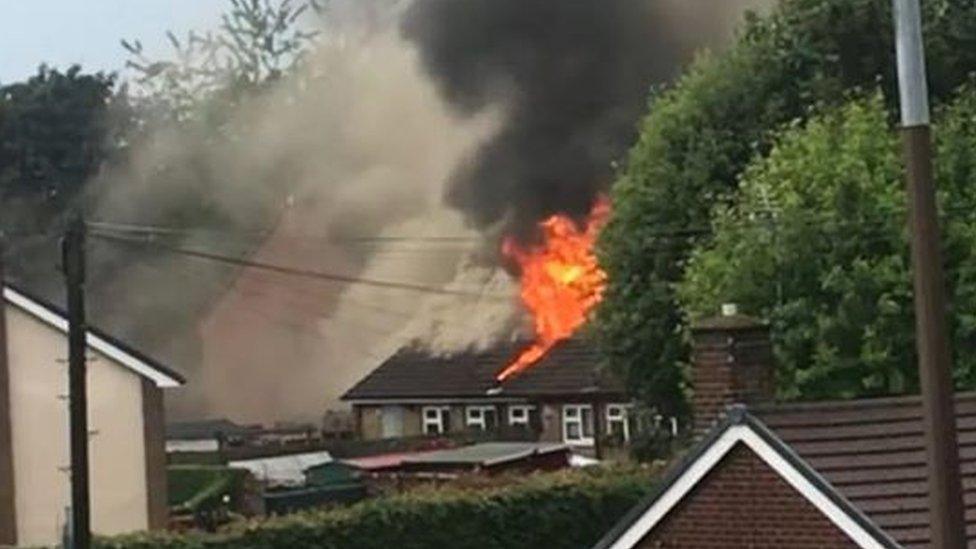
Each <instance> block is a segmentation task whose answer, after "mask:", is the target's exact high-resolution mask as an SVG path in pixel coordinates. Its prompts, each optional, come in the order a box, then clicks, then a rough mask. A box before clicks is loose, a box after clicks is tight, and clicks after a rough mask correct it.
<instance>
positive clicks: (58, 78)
mask: <svg viewBox="0 0 976 549" xmlns="http://www.w3.org/2000/svg"><path fill="white" fill-rule="evenodd" d="M113 86H114V77H113V76H109V75H105V74H103V73H97V74H85V73H83V72H82V71H81V68H80V67H78V66H74V67H71V68H69V69H68V70H67V71H65V72H61V71H58V70H56V69H51V68H48V67H44V66H42V67H41V68H40V69H39V70H38V72H37V74H36V75H34V76H32V77H31V78H29V79H28V80H27V81H25V82H19V83H15V84H10V85H6V86H3V87H0V205H2V208H3V219H4V223H3V225H4V226H13V225H16V226H19V227H21V228H31V229H44V228H46V227H47V225H48V223H49V222H50V220H51V219H52V218H53V217H55V216H57V215H59V214H61V213H62V212H63V210H64V209H65V208H66V207H67V206H68V205H69V204H70V203H71V201H72V200H73V199H74V197H75V196H77V194H78V193H79V192H80V190H81V189H82V187H83V185H84V184H85V182H86V181H87V180H88V179H89V178H90V177H92V176H93V175H94V174H95V173H97V172H98V170H99V169H100V168H101V166H102V165H103V163H104V162H105V161H106V160H107V159H108V158H109V157H110V156H112V155H113V154H114V153H116V152H117V151H119V150H120V149H121V147H122V146H123V143H124V141H123V139H122V136H123V132H124V124H121V125H119V124H116V123H115V121H113V117H112V115H111V113H112V112H113V107H114V106H120V105H119V104H118V103H119V102H120V101H122V100H121V99H120V98H117V97H116V96H115V95H114V93H113Z"/></svg>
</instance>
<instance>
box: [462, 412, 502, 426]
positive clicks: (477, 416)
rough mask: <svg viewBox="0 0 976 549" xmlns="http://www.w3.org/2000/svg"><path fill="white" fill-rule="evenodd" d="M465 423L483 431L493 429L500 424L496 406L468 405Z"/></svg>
mask: <svg viewBox="0 0 976 549" xmlns="http://www.w3.org/2000/svg"><path fill="white" fill-rule="evenodd" d="M465 424H467V426H468V427H473V428H475V429H480V430H482V431H493V430H495V427H497V426H498V418H497V416H496V415H495V407H494V406H468V407H467V409H465Z"/></svg>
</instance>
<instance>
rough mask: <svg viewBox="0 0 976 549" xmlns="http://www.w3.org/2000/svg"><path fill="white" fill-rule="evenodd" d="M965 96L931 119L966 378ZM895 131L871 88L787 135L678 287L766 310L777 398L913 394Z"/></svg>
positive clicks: (691, 297)
mask: <svg viewBox="0 0 976 549" xmlns="http://www.w3.org/2000/svg"><path fill="white" fill-rule="evenodd" d="M974 117H976V95H974V94H973V93H972V92H971V91H970V90H965V91H964V92H963V93H962V95H961V97H960V100H959V101H958V102H956V103H954V104H951V105H950V106H948V107H947V108H946V109H944V112H942V113H941V114H940V117H939V118H940V120H944V121H945V122H944V123H943V124H940V125H939V126H937V135H938V147H939V151H940V153H941V154H940V155H939V156H938V158H937V165H938V182H939V185H940V190H941V198H942V203H943V204H944V205H945V207H944V208H943V209H944V216H943V217H944V218H945V219H946V220H948V224H947V227H946V231H945V232H946V242H947V244H948V245H947V247H946V251H947V260H948V261H947V264H948V269H947V277H948V279H949V280H950V281H951V283H952V284H951V286H952V290H953V298H952V300H951V301H952V303H953V308H954V310H956V311H959V312H960V313H962V314H961V315H960V316H959V319H958V320H957V321H956V322H955V327H954V334H955V340H956V341H955V345H954V347H955V351H956V357H955V358H956V364H957V378H959V381H960V382H961V383H962V384H964V385H971V384H972V382H973V380H974V376H973V370H974V363H976V353H974V350H976V349H974V348H973V345H972V341H973V336H974V334H976V331H974V324H973V323H972V317H970V316H967V315H966V314H965V311H972V310H974V308H976V279H974V278H973V277H972V273H973V272H974V269H976V261H974V259H976V258H974V257H973V251H972V242H973V241H974V240H973V238H974V236H976V220H974V219H973V217H972V215H971V213H970V212H969V211H968V208H965V205H967V204H968V205H972V204H974V202H973V198H974V196H973V193H974V191H973V189H972V186H973V183H974V182H976V169H974V168H976V156H974V154H973V151H976V148H974V145H976V126H974V123H973V121H974ZM903 180H904V176H903V172H902V164H901V160H900V154H899V139H898V134H897V132H895V131H893V128H891V127H890V126H889V123H888V120H887V113H886V111H885V109H884V105H883V102H882V100H881V98H880V97H879V96H875V97H873V98H872V99H867V100H856V101H853V102H851V103H850V104H848V105H846V106H844V107H842V108H839V109H837V110H834V111H832V112H829V113H827V114H825V115H823V116H820V117H817V118H815V119H813V120H811V121H810V122H809V123H808V124H806V126H805V127H801V126H799V125H798V126H796V127H792V128H790V129H788V130H786V131H785V132H784V133H783V134H782V136H781V137H780V138H779V139H778V140H777V142H776V145H775V147H774V148H773V150H772V151H771V152H770V153H769V155H768V157H766V158H761V159H757V161H756V162H754V163H753V164H751V165H750V166H749V167H748V168H747V169H746V170H745V173H744V175H743V177H742V182H741V185H740V190H739V196H738V201H737V203H736V204H735V205H734V206H731V207H727V206H720V207H718V208H716V211H715V215H714V231H715V235H714V239H713V240H712V241H711V242H710V243H709V244H708V245H707V246H705V247H703V248H701V249H700V250H698V251H697V252H696V253H695V254H693V256H692V258H691V260H690V262H689V264H688V268H687V272H686V278H685V280H684V281H683V282H682V284H681V285H680V286H679V289H678V294H679V296H680V299H681V301H682V303H683V305H684V306H685V308H686V309H687V310H688V311H689V312H690V313H691V314H692V315H695V314H713V313H714V312H715V311H716V310H717V309H718V307H719V306H720V304H721V303H722V302H727V301H731V302H735V303H738V304H740V306H741V307H742V308H743V309H744V310H745V311H748V312H750V313H753V314H756V315H758V316H761V317H762V318H764V319H768V320H769V321H770V323H771V327H772V336H773V343H774V349H775V351H776V356H777V365H778V368H779V388H780V392H781V396H783V397H786V398H797V397H799V398H806V399H817V398H829V397H835V398H836V397H858V396H876V395H884V394H897V393H904V392H906V391H916V390H917V388H918V380H917V366H916V363H915V356H914V346H913V344H912V341H913V326H914V320H913V304H912V288H911V274H910V267H909V264H910V260H909V256H908V250H909V248H908V241H907V235H906V232H905V226H906V219H905V205H906V196H905V192H904V183H903Z"/></svg>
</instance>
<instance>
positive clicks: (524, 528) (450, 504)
mask: <svg viewBox="0 0 976 549" xmlns="http://www.w3.org/2000/svg"><path fill="white" fill-rule="evenodd" d="M653 484H654V482H653V473H652V472H651V471H650V470H647V469H625V470H621V469H606V470H596V471H560V472H556V473H547V474H539V475H533V476H530V477H528V478H526V479H525V480H523V481H520V482H518V483H516V484H512V485H509V486H503V487H500V488H492V489H486V490H471V489H463V488H439V489H434V488H432V489H426V490H417V491H413V492H410V493H406V494H401V495H396V496H391V497H387V498H381V499H375V500H370V501H366V502H363V503H359V504H356V505H353V506H351V507H346V508H338V509H328V510H316V511H309V512H303V513H298V514H295V515H289V516H286V517H278V518H271V519H265V520H260V521H251V522H246V523H239V524H235V525H233V526H231V527H229V528H228V529H227V530H225V531H223V532H220V533H217V534H203V533H190V534H182V535H178V534H167V533H157V534H138V535H131V536H123V537H117V538H109V539H98V540H96V542H95V547H97V548H100V549H149V548H162V549H202V548H207V549H215V548H228V549H229V548H232V547H233V548H242V549H247V548H251V549H286V548H287V549H301V548H326V549H328V548H343V549H360V548H361V549H391V548H396V549H420V548H440V547H453V548H459V549H463V548H487V549H502V548H516V547H518V548H522V547H549V548H555V549H558V548H577V547H589V546H590V545H592V544H593V543H594V542H596V541H597V540H598V539H599V538H600V536H602V535H603V534H604V533H605V532H606V531H607V530H608V529H609V528H610V527H611V526H612V525H613V524H614V523H615V522H616V521H617V520H618V519H619V518H620V517H621V516H622V515H623V514H624V513H625V512H626V511H627V510H628V509H629V508H630V507H632V506H633V505H634V504H635V503H636V502H637V501H638V500H639V499H640V498H641V496H643V495H644V494H646V493H647V492H648V491H649V490H650V489H651V488H652V487H653Z"/></svg>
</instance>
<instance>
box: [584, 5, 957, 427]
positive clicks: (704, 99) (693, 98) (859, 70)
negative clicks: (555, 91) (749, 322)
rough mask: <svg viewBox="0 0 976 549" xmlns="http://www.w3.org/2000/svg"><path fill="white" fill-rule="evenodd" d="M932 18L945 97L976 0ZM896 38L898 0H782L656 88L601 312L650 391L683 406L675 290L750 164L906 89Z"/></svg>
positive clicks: (627, 169)
mask: <svg viewBox="0 0 976 549" xmlns="http://www.w3.org/2000/svg"><path fill="white" fill-rule="evenodd" d="M925 21H926V29H925V32H926V39H927V42H926V47H927V49H928V53H929V68H930V71H929V76H930V84H931V89H932V93H933V97H934V98H935V100H936V101H939V100H941V98H943V97H946V96H947V95H948V94H949V93H950V92H951V91H952V90H953V89H955V88H956V87H957V86H958V85H959V84H961V83H962V82H963V81H964V80H965V78H966V76H967V74H968V73H969V72H971V71H972V70H974V69H976V6H974V5H973V3H972V2H960V1H958V0H931V1H929V2H926V3H925ZM891 35H892V31H891V13H890V2H889V1H888V0H781V1H780V3H779V4H778V6H777V7H776V8H775V9H774V10H773V11H772V12H771V13H770V14H769V15H768V16H765V17H762V18H760V17H757V16H751V17H749V18H748V21H747V23H746V24H745V26H744V28H743V29H742V32H741V35H740V37H739V39H738V40H737V42H736V44H735V45H734V46H733V47H732V48H731V49H730V50H729V51H727V52H725V53H723V54H721V55H705V56H703V57H701V58H700V59H698V60H697V61H696V62H695V63H694V64H693V66H692V67H691V68H690V69H689V70H688V71H687V72H686V73H685V74H684V75H683V76H682V77H681V78H680V79H679V80H678V81H677V82H676V83H675V84H674V86H673V87H671V88H670V89H667V90H663V91H661V90H658V91H656V92H654V93H652V97H651V99H650V102H649V112H648V114H647V116H646V117H645V118H644V120H643V121H642V122H641V125H640V135H639V138H638V141H637V143H636V144H635V145H634V147H633V148H632V150H631V151H630V153H629V155H628V157H627V159H626V163H625V165H624V167H623V168H622V169H621V170H620V172H619V175H618V178H617V181H616V182H615V184H614V186H613V189H612V199H613V203H614V214H613V216H612V218H611V220H610V222H609V224H608V225H607V227H606V229H605V230H604V231H603V233H602V235H601V239H600V260H601V263H602V265H603V266H604V268H605V269H606V270H607V272H608V275H609V280H610V282H609V287H608V289H607V292H606V298H605V300H604V303H603V304H602V306H601V307H600V309H599V310H598V313H597V331H598V333H599V335H600V339H601V341H602V342H603V347H604V349H605V353H606V355H607V359H608V362H609V364H610V366H611V367H613V368H615V369H617V370H618V371H620V372H622V373H623V374H624V376H625V378H626V379H627V380H628V382H629V384H630V386H631V387H633V388H634V389H635V390H636V391H637V392H638V393H639V395H640V396H642V397H644V399H645V400H647V401H648V402H651V403H654V404H656V405H658V406H659V407H660V408H662V409H663V410H665V411H668V412H678V413H680V412H682V411H684V410H685V407H684V406H685V402H684V396H683V386H682V383H683V379H684V376H683V375H682V372H681V368H680V365H681V364H683V363H685V362H686V361H687V356H688V349H687V345H686V344H685V341H684V340H683V338H682V316H681V314H680V312H679V309H678V306H677V303H676V301H675V296H674V291H673V286H674V284H675V283H677V282H678V281H679V280H680V279H681V276H682V273H683V271H684V268H683V265H684V261H685V260H686V258H687V256H688V254H689V252H690V250H692V249H693V248H694V246H695V245H696V244H697V243H698V242H699V241H701V239H703V238H707V236H708V234H709V233H710V231H711V228H710V226H709V218H710V214H711V210H712V208H713V206H714V205H715V204H716V203H719V202H725V203H728V202H732V201H734V199H735V192H736V188H737V185H738V178H739V176H740V174H741V172H742V170H743V168H744V167H745V166H746V164H747V163H748V162H749V160H750V159H751V158H752V157H753V156H754V155H756V154H760V155H761V154H765V153H766V152H767V151H768V150H769V147H770V143H771V138H772V136H773V135H775V131H776V130H777V129H779V128H780V127H782V126H783V125H785V124H787V123H789V122H790V121H792V120H794V119H804V118H806V117H808V116H809V115H810V114H811V113H813V112H817V111H818V110H820V109H821V108H823V107H824V106H828V105H831V104H836V103H837V102H838V101H841V100H843V98H844V97H845V93H844V91H845V90H848V89H850V88H852V87H856V86H866V87H874V86H876V85H877V86H880V87H881V89H882V90H883V91H884V92H885V94H884V95H885V97H896V95H895V94H893V93H892V92H893V90H894V86H895V81H894V77H893V72H894V62H893V56H894V47H893V45H892V42H891Z"/></svg>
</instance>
